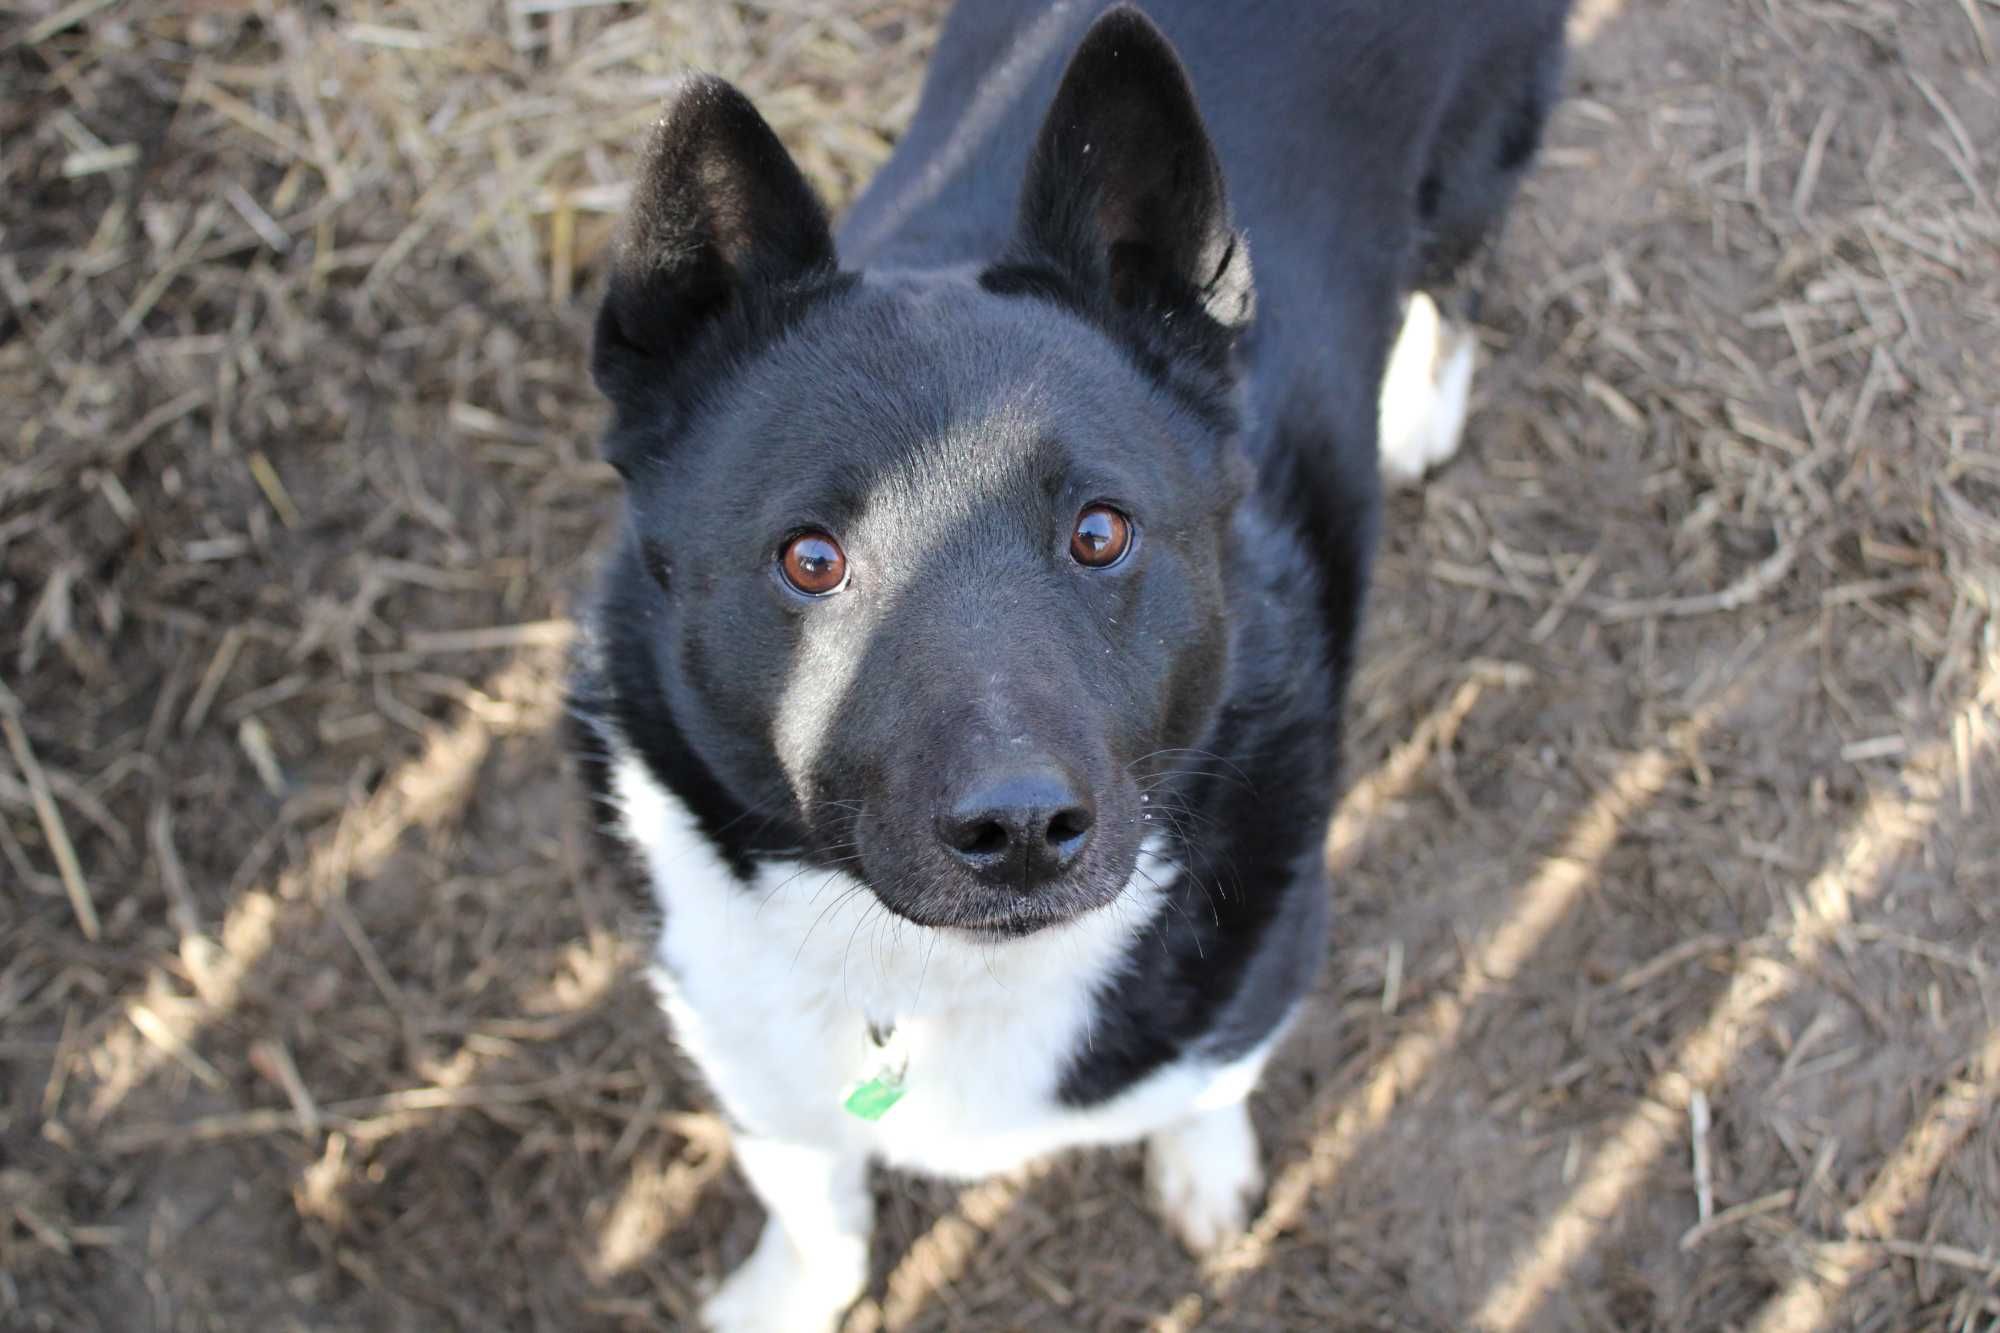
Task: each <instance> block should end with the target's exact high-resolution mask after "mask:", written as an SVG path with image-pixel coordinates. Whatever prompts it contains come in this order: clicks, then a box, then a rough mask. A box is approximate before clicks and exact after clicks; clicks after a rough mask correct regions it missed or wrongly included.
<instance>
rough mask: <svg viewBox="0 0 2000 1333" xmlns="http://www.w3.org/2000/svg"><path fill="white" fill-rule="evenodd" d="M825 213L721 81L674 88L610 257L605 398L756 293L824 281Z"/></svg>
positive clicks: (663, 371) (668, 364) (829, 239)
mask: <svg viewBox="0 0 2000 1333" xmlns="http://www.w3.org/2000/svg"><path fill="white" fill-rule="evenodd" d="M833 267H834V249H833V233H832V230H831V229H830V228H829V227H828V226H827V220H826V211H825V209H824V208H822V207H821V206H820V202H819V200H818V198H817V197H815V196H814V194H813V192H812V187H811V186H809V185H807V184H806V181H805V178H804V177H803V176H801V175H800V174H799V169H798V167H797V165H796V164H795V163H794V162H793V161H792V158H791V155H790V154H789V153H787V152H786V151H785V147H784V145H783V144H781V143H779V142H778V136H777V135H776V134H774V133H772V131H771V127H770V126H769V125H767V124H765V122H764V118H763V117H762V116H760V115H758V114H757V109H756V108H755V107H754V106H752V105H751V104H750V100H749V99H748V98H747V97H745V96H744V95H743V94H742V93H740V92H738V91H737V90H736V89H735V88H733V87H731V86H730V84H729V83H728V82H726V81H725V80H722V79H719V78H715V77H713V76H711V75H695V76H691V77H689V78H688V79H686V80H685V81H683V82H682V83H681V84H680V86H679V87H678V88H676V89H675V90H674V92H673V94H672V95H671V96H670V97H669V99H668V102H667V109H666V113H665V114H664V115H663V116H662V117H661V118H660V121H659V123H658V124H657V125H656V126H654V128H653V134H652V139H651V141H650V142H649V143H648V144H647V147H646V153H645V160H644V164H643V166H642V167H641V169H640V173H639V179H638V181H637V183H636V184H635V185H634V187H633V193H632V202H631V205H630V207H629V208H628V209H627V211H626V214H625V220H624V222H623V224H622V225H621V228H620V231H619V235H618V239H617V241H616V244H615V248H614V250H613V254H612V261H611V274H610V284H609V286H608V288H607V289H606V292H605V296H604V305H603V307H602V309H601V310H599V312H598V319H597V335H596V343H595V346H594V347H593V349H592V354H591V373H592V375H593V376H594V377H595V378H596V380H597V384H598V387H599V388H600V389H601V390H603V392H604V393H605V395H606V396H607V397H609V398H611V399H612V401H613V402H614V403H623V402H625V401H628V400H629V399H630V398H631V396H632V395H634V394H635V393H644V392H646V391H647V390H648V389H650V388H652V387H654V386H656V385H657V384H658V383H659V382H660V381H661V380H662V379H665V378H669V377H671V375H672V374H673V364H672V363H673V362H674V360H675V359H676V358H677V357H678V356H680V355H681V354H682V353H683V352H685V351H686V350H687V348H688V347H689V345H690V344H691V343H693V342H694V341H695V339H696V338H697V337H698V336H699V335H700V334H701V333H702V331H703V330H704V329H705V328H706V327H708V326H709V325H710V324H712V323H713V322H714V321H716V320H717V319H719V318H720V317H722V316H723V315H725V314H726V313H728V312H729V311H730V310H731V308H732V307H734V306H736V305H737V304H738V303H740V302H741V301H742V300H743V299H744V298H745V296H746V295H747V294H749V293H751V292H753V291H754V290H755V289H758V288H760V287H777V286H784V285H790V284H798V283H802V282H805V281H807V280H809V279H811V278H813V277H816V276H823V275H826V274H830V273H831V272H832V271H833Z"/></svg>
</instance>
